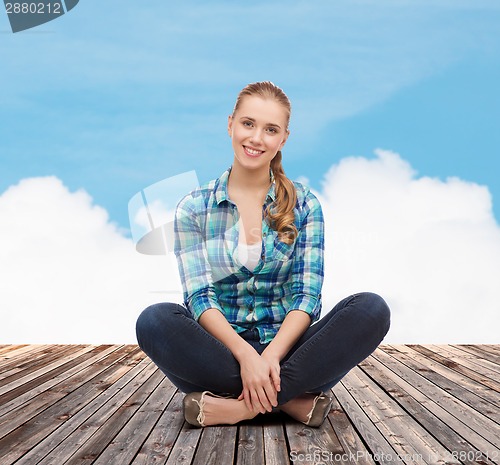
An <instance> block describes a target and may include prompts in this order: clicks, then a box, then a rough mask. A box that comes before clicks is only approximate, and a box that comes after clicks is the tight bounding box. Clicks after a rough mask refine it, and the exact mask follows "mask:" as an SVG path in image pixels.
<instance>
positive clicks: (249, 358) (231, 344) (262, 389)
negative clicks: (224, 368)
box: [199, 308, 279, 413]
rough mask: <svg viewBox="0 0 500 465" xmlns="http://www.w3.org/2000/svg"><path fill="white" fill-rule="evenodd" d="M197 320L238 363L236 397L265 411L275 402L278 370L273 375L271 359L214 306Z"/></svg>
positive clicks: (258, 409)
mask: <svg viewBox="0 0 500 465" xmlns="http://www.w3.org/2000/svg"><path fill="white" fill-rule="evenodd" d="M199 323H200V325H201V326H202V327H203V328H204V329H205V330H206V331H208V332H209V333H210V334H211V335H212V336H214V337H215V338H217V339H218V340H219V341H221V342H222V343H223V344H224V345H225V346H226V347H227V348H228V349H229V350H230V351H231V353H232V354H233V355H234V357H235V358H236V360H237V361H238V363H239V364H240V370H241V381H242V384H243V392H242V393H241V395H240V397H239V399H244V400H245V403H246V405H247V408H248V409H249V410H255V411H259V412H260V413H264V412H265V411H266V410H267V411H271V410H272V407H273V406H276V405H278V399H277V391H276V389H275V386H274V385H275V382H274V381H275V380H274V378H275V377H278V379H279V373H278V374H275V375H274V377H273V373H274V370H273V366H271V362H270V361H268V360H267V359H265V358H262V357H261V356H260V355H259V354H258V353H257V351H256V350H255V349H254V348H253V347H252V346H251V345H250V344H249V343H248V342H246V341H245V340H244V339H243V338H242V337H240V336H239V335H238V334H237V333H236V331H235V330H234V329H233V327H232V326H231V325H230V324H229V323H228V321H227V320H226V318H225V316H224V315H223V314H222V313H221V312H220V311H219V310H217V309H216V308H210V309H208V310H205V311H204V312H203V313H202V314H201V316H200V318H199ZM271 378H272V379H273V381H271Z"/></svg>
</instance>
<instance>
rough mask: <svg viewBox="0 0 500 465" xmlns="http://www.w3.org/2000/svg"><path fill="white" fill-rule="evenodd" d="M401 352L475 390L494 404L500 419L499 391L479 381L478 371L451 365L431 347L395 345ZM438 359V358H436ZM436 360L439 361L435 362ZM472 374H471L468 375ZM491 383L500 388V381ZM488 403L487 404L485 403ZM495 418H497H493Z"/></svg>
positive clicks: (463, 387) (452, 363)
mask: <svg viewBox="0 0 500 465" xmlns="http://www.w3.org/2000/svg"><path fill="white" fill-rule="evenodd" d="M395 347H396V348H397V349H398V350H399V351H400V352H402V353H405V354H407V355H408V356H409V357H411V358H412V359H413V360H415V361H416V362H420V363H421V364H422V365H424V366H426V367H427V368H429V369H431V370H433V371H434V372H435V373H438V374H440V375H442V376H443V377H444V378H446V379H447V380H449V381H451V382H453V383H455V384H457V385H459V386H460V387H461V388H462V389H467V390H468V391H470V392H473V393H474V394H476V395H477V396H478V397H481V399H484V400H486V401H488V402H490V403H491V404H492V407H491V408H493V409H494V410H496V413H497V418H498V419H500V408H498V400H499V397H498V392H496V391H495V390H494V389H493V388H490V387H489V386H486V385H485V384H482V383H478V382H477V381H478V380H477V378H478V376H477V375H476V373H474V372H472V371H471V370H469V371H470V373H467V374H465V373H463V372H464V371H467V370H465V369H463V368H462V369H461V368H460V365H458V364H456V363H455V362H451V365H453V368H452V367H449V366H448V365H450V362H449V361H447V360H446V359H445V358H444V357H440V356H439V355H437V354H435V353H434V352H432V351H431V350H429V349H426V348H425V347H422V348H420V350H417V349H416V348H412V347H410V346H403V345H398V346H395ZM436 359H437V360H436ZM434 360H435V361H436V362H437V363H435V362H434ZM469 374H470V376H468V375H469ZM491 384H492V385H494V386H495V387H496V388H497V389H500V383H495V382H494V381H491ZM485 405H486V404H485ZM493 419H495V418H493Z"/></svg>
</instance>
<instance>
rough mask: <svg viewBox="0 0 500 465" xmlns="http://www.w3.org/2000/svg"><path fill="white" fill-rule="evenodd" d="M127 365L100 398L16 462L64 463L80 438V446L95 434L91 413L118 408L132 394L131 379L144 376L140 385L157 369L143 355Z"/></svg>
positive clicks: (25, 463) (84, 407)
mask: <svg viewBox="0 0 500 465" xmlns="http://www.w3.org/2000/svg"><path fill="white" fill-rule="evenodd" d="M128 367H129V368H130V369H129V370H128V371H127V372H126V373H125V374H124V375H123V376H122V377H121V378H120V379H119V380H117V381H116V382H115V383H113V384H112V385H111V386H109V387H107V388H105V389H104V390H103V391H102V393H101V394H100V395H99V396H98V397H96V398H94V399H93V400H92V401H91V402H89V403H88V404H87V405H85V406H81V408H80V409H79V410H78V412H77V413H75V414H74V415H73V416H71V417H70V418H68V419H67V420H66V421H65V422H63V423H61V424H60V425H59V427H58V428H55V429H54V430H53V431H52V433H50V434H49V435H48V436H46V437H45V438H44V439H43V440H42V441H40V442H39V443H38V444H37V445H36V446H35V447H34V448H32V449H31V450H30V451H29V452H28V453H27V454H26V455H24V456H23V458H22V459H20V461H19V462H16V465H30V464H33V463H36V464H39V465H40V464H48V463H53V464H56V463H64V462H65V460H66V459H67V458H68V457H70V456H71V455H72V454H73V453H74V452H75V451H76V449H77V448H78V447H79V446H78V445H77V444H78V441H80V443H79V444H80V445H81V444H82V443H83V442H85V441H86V440H87V439H88V437H90V436H91V435H92V434H93V432H94V431H93V430H92V428H91V427H90V422H89V419H90V418H91V417H92V415H93V414H94V413H95V412H97V411H98V410H99V409H106V408H108V409H109V410H112V409H113V407H114V408H115V410H116V408H117V407H116V405H117V404H119V402H120V398H121V399H123V400H122V403H123V402H125V400H126V399H127V398H128V397H129V396H130V395H131V392H130V388H131V387H132V386H133V383H132V382H131V381H132V380H134V379H136V380H137V379H138V378H139V376H142V377H143V378H139V382H138V383H136V385H135V386H136V388H138V387H139V386H140V385H142V382H143V379H144V378H146V379H147V378H148V377H149V376H151V374H152V373H153V372H154V371H155V369H156V367H154V366H153V365H152V364H151V363H150V361H149V360H147V359H144V358H142V360H140V361H139V363H137V364H136V365H135V366H133V367H131V366H130V365H128ZM126 368H127V366H124V365H122V366H121V367H119V368H118V370H120V371H122V372H123V371H124V370H126ZM148 368H149V372H148ZM118 370H117V371H118ZM136 377H137V378H136ZM103 381H104V380H103ZM99 382H100V381H99ZM104 387H105V386H104ZM102 411H103V410H101V412H102ZM82 437H83V438H82ZM68 446H69V447H68Z"/></svg>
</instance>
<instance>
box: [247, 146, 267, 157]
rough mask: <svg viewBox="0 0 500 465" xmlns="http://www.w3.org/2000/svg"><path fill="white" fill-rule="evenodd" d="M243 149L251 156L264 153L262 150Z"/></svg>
mask: <svg viewBox="0 0 500 465" xmlns="http://www.w3.org/2000/svg"><path fill="white" fill-rule="evenodd" d="M245 149H246V151H247V152H248V153H251V154H252V155H260V154H261V153H264V152H263V151H262V150H253V149H251V148H248V147H245Z"/></svg>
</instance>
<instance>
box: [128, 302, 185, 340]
mask: <svg viewBox="0 0 500 465" xmlns="http://www.w3.org/2000/svg"><path fill="white" fill-rule="evenodd" d="M174 306H176V305H175V304H171V303H168V302H162V303H156V304H152V305H150V306H149V307H146V309H144V310H143V311H142V312H141V314H140V315H139V318H137V322H136V324H135V333H136V336H137V342H138V343H139V346H140V347H143V342H144V341H146V340H147V339H149V338H150V337H151V336H152V335H153V334H154V332H155V331H157V330H158V329H159V327H161V326H164V325H165V324H168V321H167V320H168V316H169V314H170V313H171V312H172V310H173V308H172V307H174Z"/></svg>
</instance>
